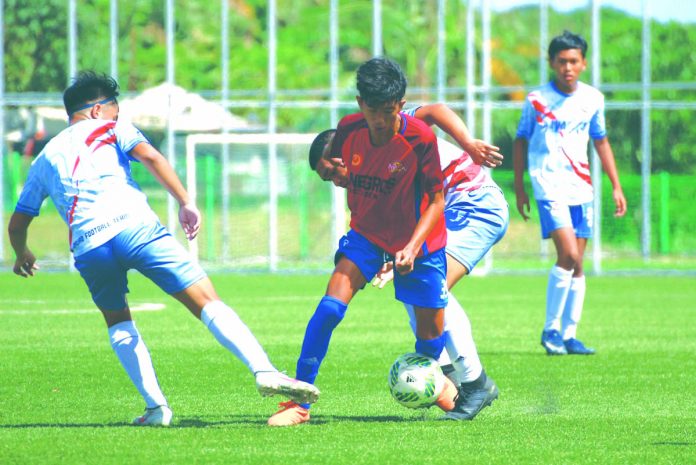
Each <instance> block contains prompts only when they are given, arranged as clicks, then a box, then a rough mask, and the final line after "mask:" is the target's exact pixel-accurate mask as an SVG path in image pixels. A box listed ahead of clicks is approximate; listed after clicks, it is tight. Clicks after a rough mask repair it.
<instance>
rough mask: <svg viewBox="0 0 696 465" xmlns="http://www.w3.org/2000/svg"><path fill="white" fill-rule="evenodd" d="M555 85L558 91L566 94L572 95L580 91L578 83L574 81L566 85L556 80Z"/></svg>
mask: <svg viewBox="0 0 696 465" xmlns="http://www.w3.org/2000/svg"><path fill="white" fill-rule="evenodd" d="M553 84H554V85H555V86H556V89H558V90H560V91H561V92H563V93H564V94H572V93H573V92H575V91H576V90H578V81H577V80H576V81H573V82H571V83H566V82H563V81H561V80H560V79H554V80H553Z"/></svg>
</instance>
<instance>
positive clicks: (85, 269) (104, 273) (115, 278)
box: [75, 239, 128, 324]
mask: <svg viewBox="0 0 696 465" xmlns="http://www.w3.org/2000/svg"><path fill="white" fill-rule="evenodd" d="M112 241H113V239H112V240H111V241H109V242H107V243H106V244H102V245H100V246H98V247H95V248H94V249H92V250H90V251H88V252H85V253H83V254H81V255H78V256H77V257H75V268H76V269H77V270H78V271H79V272H80V276H82V279H83V280H84V281H85V283H86V284H87V288H88V289H89V292H90V294H91V295H92V300H93V301H94V303H95V304H96V305H97V307H98V308H99V309H100V310H102V311H121V310H123V309H125V308H127V302H126V294H127V293H128V279H127V276H126V273H127V271H128V268H127V267H125V266H124V265H123V264H122V263H121V262H120V261H119V259H118V257H117V256H116V255H115V254H114V249H113V242H112ZM107 324H108V319H107Z"/></svg>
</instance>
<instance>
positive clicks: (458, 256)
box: [445, 186, 510, 272]
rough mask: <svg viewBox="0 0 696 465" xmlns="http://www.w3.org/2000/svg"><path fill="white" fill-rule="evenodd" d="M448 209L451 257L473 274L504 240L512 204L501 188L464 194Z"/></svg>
mask: <svg viewBox="0 0 696 465" xmlns="http://www.w3.org/2000/svg"><path fill="white" fill-rule="evenodd" d="M458 199H461V200H457V201H456V202H453V203H452V204H448V205H447V206H446V207H445V220H446V222H447V247H446V249H445V250H446V251H447V255H449V256H451V257H452V258H454V259H455V260H457V261H458V262H459V263H461V264H462V265H464V266H465V267H466V269H467V270H468V271H469V272H471V271H472V270H473V269H474V267H475V266H476V264H477V263H478V262H480V261H481V259H482V258H483V257H484V255H486V253H488V251H489V250H490V248H491V247H493V245H494V244H496V243H497V242H498V241H499V240H500V239H502V238H503V236H504V235H505V232H506V231H507V228H508V224H509V221H510V218H509V212H508V205H507V202H506V201H505V196H504V195H503V192H502V191H501V190H500V189H498V188H497V187H493V186H491V187H482V188H479V189H476V190H473V191H471V192H469V193H468V196H466V195H463V194H460V195H459V196H458Z"/></svg>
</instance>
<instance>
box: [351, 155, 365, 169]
mask: <svg viewBox="0 0 696 465" xmlns="http://www.w3.org/2000/svg"><path fill="white" fill-rule="evenodd" d="M350 163H351V164H352V165H353V166H360V164H361V163H362V157H361V156H360V154H359V153H354V154H353V158H351V160H350Z"/></svg>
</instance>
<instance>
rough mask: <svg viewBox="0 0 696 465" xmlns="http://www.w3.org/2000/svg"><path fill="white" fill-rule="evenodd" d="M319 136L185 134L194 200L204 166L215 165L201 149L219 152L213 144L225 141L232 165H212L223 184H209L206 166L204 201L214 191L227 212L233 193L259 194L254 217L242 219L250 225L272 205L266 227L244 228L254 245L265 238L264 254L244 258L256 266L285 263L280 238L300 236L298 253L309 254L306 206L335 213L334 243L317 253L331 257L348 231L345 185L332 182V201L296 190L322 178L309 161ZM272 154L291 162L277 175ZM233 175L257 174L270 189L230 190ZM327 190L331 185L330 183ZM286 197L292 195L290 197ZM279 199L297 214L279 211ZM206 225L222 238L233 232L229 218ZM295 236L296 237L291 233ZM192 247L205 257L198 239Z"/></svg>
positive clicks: (309, 226) (188, 178) (258, 180)
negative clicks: (320, 200) (289, 227)
mask: <svg viewBox="0 0 696 465" xmlns="http://www.w3.org/2000/svg"><path fill="white" fill-rule="evenodd" d="M315 137H316V134H314V133H309V134H307V133H277V134H268V133H244V134H190V135H187V136H186V139H185V140H186V188H187V190H188V192H189V195H190V196H191V200H192V201H194V202H196V201H197V199H198V198H199V197H200V195H199V194H200V193H199V186H200V185H201V175H200V171H201V170H203V169H206V167H210V166H213V165H211V164H210V163H209V162H207V161H202V160H201V157H203V156H204V155H205V156H206V157H209V156H210V154H203V150H205V149H204V148H205V147H207V150H208V151H209V152H215V150H214V149H212V148H214V147H217V148H218V150H219V148H221V147H222V146H225V145H226V146H227V147H228V154H229V155H228V164H227V165H225V164H224V163H222V157H221V162H220V163H216V164H215V165H214V166H216V167H219V170H220V172H219V173H216V174H217V175H218V176H217V178H218V179H219V182H220V183H221V184H220V188H217V187H211V185H210V183H211V177H210V173H209V169H210V168H208V169H207V170H206V171H205V173H206V175H205V177H204V178H203V179H204V182H205V191H204V192H203V194H202V195H203V196H205V204H206V205H207V206H209V205H211V204H212V203H213V199H211V198H210V193H211V192H213V193H215V194H216V197H217V198H216V199H214V201H215V203H217V204H219V208H218V207H216V209H218V210H219V211H223V212H229V211H230V209H231V208H233V205H232V203H233V202H232V200H233V198H234V197H235V195H243V194H247V195H249V196H250V198H251V196H252V195H254V198H256V199H258V200H257V202H259V204H258V208H255V209H254V210H255V214H256V216H255V218H256V219H251V220H243V221H249V222H250V224H249V225H250V226H252V225H255V226H259V224H258V223H260V222H261V221H259V217H258V213H259V210H261V209H267V210H268V213H267V215H266V218H265V219H264V220H263V223H265V224H266V226H267V228H260V227H259V228H258V229H257V230H256V232H255V233H254V232H251V233H248V232H247V233H246V234H252V235H254V237H253V238H252V239H251V240H253V241H254V243H255V245H256V246H259V241H264V240H265V242H266V248H265V252H264V253H261V254H258V253H257V254H250V256H248V257H246V259H245V260H246V261H247V263H249V262H251V261H253V262H255V263H256V265H259V264H261V265H263V266H265V267H266V268H267V269H268V270H269V271H277V270H278V269H279V267H280V266H281V265H282V263H281V260H282V257H281V256H280V255H281V254H280V253H279V252H278V251H279V243H280V244H287V243H288V242H292V241H297V243H298V246H297V247H298V249H299V252H298V253H299V254H300V255H302V254H306V253H307V249H308V248H309V247H310V245H311V244H310V243H311V242H312V238H313V236H312V235H313V234H314V233H316V231H315V230H314V228H313V226H312V224H311V223H309V224H308V221H309V220H308V219H307V218H308V213H307V211H308V210H310V209H313V208H314V209H324V210H329V211H328V212H323V213H328V214H330V217H331V220H330V221H331V226H330V229H331V231H330V236H331V238H330V241H329V242H330V245H329V247H328V248H326V249H327V250H326V251H325V252H319V253H320V254H325V256H324V257H323V258H324V259H325V258H326V257H330V256H331V255H330V254H331V253H333V249H334V248H335V245H336V244H338V240H339V239H340V238H341V236H342V235H343V234H345V231H346V202H345V191H344V190H343V189H339V188H336V187H335V186H331V188H330V194H328V195H329V196H330V203H329V204H328V205H325V204H323V203H316V202H314V199H313V198H310V199H307V198H306V196H302V195H299V194H300V193H299V192H298V190H304V189H306V185H307V184H312V185H317V183H321V180H320V179H319V178H318V176H315V175H313V174H312V173H310V168H309V165H308V163H307V154H308V152H309V146H310V144H311V143H312V141H313V140H314V138H315ZM272 154H275V157H272V156H271V155H272ZM213 156H214V155H213ZM278 157H279V158H278ZM272 159H276V160H277V159H280V161H279V162H278V163H277V164H286V165H289V166H286V167H285V170H284V172H282V173H280V174H279V173H278V167H277V166H276V167H275V169H274V170H270V169H269V168H270V164H271V160H272ZM206 160H207V158H206ZM271 171H273V172H274V173H275V174H274V176H271V175H272V174H273V173H271ZM235 176H236V178H237V179H238V178H239V177H245V176H246V177H251V176H255V180H256V184H265V185H267V189H266V191H264V187H263V186H258V185H256V186H254V187H253V188H252V189H249V188H248V187H247V188H244V187H239V186H236V187H237V190H236V191H235V189H230V188H229V183H230V182H231V181H230V179H231V177H235ZM312 176H314V177H312ZM262 178H263V179H262ZM247 184H249V183H247ZM322 185H323V183H322ZM322 189H323V188H322ZM326 189H327V190H329V187H328V185H327V186H326ZM250 190H254V192H251V193H250V192H245V191H250ZM222 192H229V193H230V194H229V195H227V196H225V195H222V194H221V193H222ZM206 193H207V195H206ZM255 194H258V195H255ZM293 196H294V197H293ZM285 197H291V198H290V199H286V198H285ZM279 201H280V202H281V203H285V204H290V206H289V207H290V208H294V209H297V210H299V211H298V213H297V215H292V218H288V217H287V215H285V214H284V213H283V212H285V211H286V210H287V208H285V209H284V210H282V211H281V213H279V208H278V206H279ZM286 206H287V205H286ZM206 211H207V212H210V211H211V209H210V208H209V207H206ZM222 217H223V218H227V217H226V215H222ZM295 222H299V223H300V224H299V226H298V227H296V228H295V229H294V230H293V232H292V233H289V232H287V231H283V230H282V226H284V225H285V224H286V223H293V224H294V223H295ZM206 225H207V227H214V228H216V232H217V231H220V232H222V234H221V237H222V238H223V241H224V238H228V237H231V235H230V234H229V229H230V227H231V225H230V224H229V221H222V222H221V221H219V219H217V220H216V221H214V222H213V221H210V222H207V223H206ZM261 234H264V235H265V236H266V237H265V238H262V237H260V235H261ZM292 235H295V236H298V237H288V236H292ZM221 247H222V249H223V250H226V248H228V247H229V244H225V243H223V244H222V245H221ZM189 248H190V252H191V254H192V256H193V257H194V258H195V259H200V258H201V251H200V250H199V240H198V238H196V239H194V240H192V241H190V242H189ZM226 255H227V254H225V253H223V254H222V256H226ZM208 258H210V257H208ZM324 261H326V260H324ZM233 262H239V260H233ZM326 264H327V267H328V266H330V262H328V261H326ZM223 265H224V263H223Z"/></svg>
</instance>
